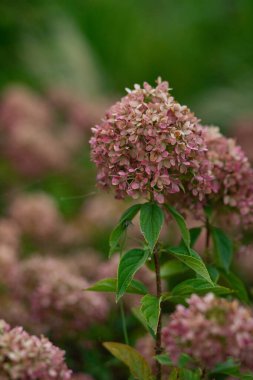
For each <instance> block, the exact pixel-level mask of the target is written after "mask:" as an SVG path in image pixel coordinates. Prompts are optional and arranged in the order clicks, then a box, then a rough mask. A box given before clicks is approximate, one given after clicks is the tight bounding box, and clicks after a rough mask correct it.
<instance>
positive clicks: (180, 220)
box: [165, 205, 191, 249]
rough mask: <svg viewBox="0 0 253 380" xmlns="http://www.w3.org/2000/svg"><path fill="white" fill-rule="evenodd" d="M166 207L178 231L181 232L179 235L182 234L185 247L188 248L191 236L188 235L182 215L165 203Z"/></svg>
mask: <svg viewBox="0 0 253 380" xmlns="http://www.w3.org/2000/svg"><path fill="white" fill-rule="evenodd" d="M165 207H166V210H167V211H168V212H169V213H170V214H171V216H172V217H173V218H174V219H175V221H176V223H177V225H178V227H179V229H180V232H181V235H182V239H183V241H184V243H185V245H186V247H187V248H188V249H190V246H191V236H190V232H189V230H188V228H187V226H186V221H185V219H184V217H183V216H182V215H181V214H180V213H179V212H178V211H177V210H176V209H175V208H174V207H172V206H169V205H165Z"/></svg>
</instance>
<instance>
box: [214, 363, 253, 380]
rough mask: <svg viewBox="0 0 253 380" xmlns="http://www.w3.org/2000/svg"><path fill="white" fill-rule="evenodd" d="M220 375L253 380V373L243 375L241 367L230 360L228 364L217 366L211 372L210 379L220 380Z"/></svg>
mask: <svg viewBox="0 0 253 380" xmlns="http://www.w3.org/2000/svg"><path fill="white" fill-rule="evenodd" d="M220 375H225V376H226V377H228V376H229V377H231V376H232V377H233V378H236V379H241V380H253V373H245V372H244V373H243V372H241V370H240V365H239V364H238V363H235V362H234V361H233V359H231V358H229V359H228V360H227V361H226V362H224V363H220V364H217V365H216V366H215V368H214V369H213V370H212V371H210V372H209V374H208V376H209V378H210V379H220Z"/></svg>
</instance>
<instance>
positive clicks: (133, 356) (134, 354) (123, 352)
mask: <svg viewBox="0 0 253 380" xmlns="http://www.w3.org/2000/svg"><path fill="white" fill-rule="evenodd" d="M103 345H104V347H105V348H106V349H107V350H108V351H110V353H111V354H112V355H113V356H115V357H116V358H117V359H118V360H120V361H122V362H123V363H124V364H125V365H127V366H128V368H129V370H130V372H131V374H132V375H133V376H134V378H135V379H136V380H153V376H152V373H151V369H150V367H149V365H148V363H147V362H146V360H145V359H144V358H143V357H142V356H141V355H140V354H139V352H138V351H136V350H135V349H134V348H132V347H130V346H128V345H126V344H122V343H114V342H106V343H104V344H103Z"/></svg>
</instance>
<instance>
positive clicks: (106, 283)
mask: <svg viewBox="0 0 253 380" xmlns="http://www.w3.org/2000/svg"><path fill="white" fill-rule="evenodd" d="M85 290H86V291H90V292H105V293H116V291H117V279H116V278H104V279H103V280H100V281H98V282H96V283H95V284H93V285H91V286H90V287H89V288H87V289H85ZM147 292H148V291H147V288H146V287H145V285H143V284H142V283H141V282H140V281H137V280H132V281H131V283H130V284H129V286H128V287H127V289H126V293H129V294H141V295H144V294H147Z"/></svg>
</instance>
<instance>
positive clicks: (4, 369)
mask: <svg viewBox="0 0 253 380" xmlns="http://www.w3.org/2000/svg"><path fill="white" fill-rule="evenodd" d="M0 378H1V379H3V380H17V379H19V380H51V379H52V380H68V379H70V378H71V371H70V370H68V368H67V366H66V364H65V362H64V351H62V350H60V349H59V348H58V347H56V346H54V345H53V344H52V343H51V342H50V341H49V340H48V339H47V338H45V337H43V336H42V337H40V338H39V337H37V336H34V335H29V334H28V333H27V332H26V331H24V330H23V328H22V327H15V328H13V329H11V328H10V326H9V325H8V324H6V323H5V322H4V321H0Z"/></svg>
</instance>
